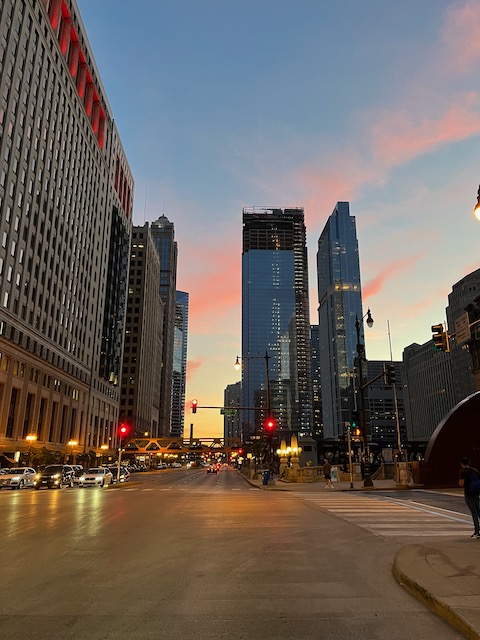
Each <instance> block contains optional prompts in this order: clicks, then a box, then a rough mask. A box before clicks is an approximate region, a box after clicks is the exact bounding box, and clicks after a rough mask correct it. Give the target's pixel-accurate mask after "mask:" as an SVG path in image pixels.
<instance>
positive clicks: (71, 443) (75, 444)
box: [67, 440, 78, 464]
mask: <svg viewBox="0 0 480 640" xmlns="http://www.w3.org/2000/svg"><path fill="white" fill-rule="evenodd" d="M67 444H68V446H69V447H71V448H70V456H71V458H72V464H75V458H74V457H73V447H76V446H77V444H78V442H77V441H76V440H69V441H68V443H67Z"/></svg>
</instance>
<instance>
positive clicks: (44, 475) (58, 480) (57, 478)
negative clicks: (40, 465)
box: [33, 464, 75, 489]
mask: <svg viewBox="0 0 480 640" xmlns="http://www.w3.org/2000/svg"><path fill="white" fill-rule="evenodd" d="M74 477H75V471H74V469H73V467H72V465H70V464H49V465H47V466H46V467H45V469H43V470H42V471H40V472H39V473H37V475H36V476H35V479H34V481H33V486H34V487H35V489H40V487H47V489H61V488H62V487H73V482H74Z"/></svg>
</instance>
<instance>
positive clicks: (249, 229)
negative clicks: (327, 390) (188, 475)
mask: <svg viewBox="0 0 480 640" xmlns="http://www.w3.org/2000/svg"><path fill="white" fill-rule="evenodd" d="M309 334H310V323H309V305H308V266H307V249H306V231H305V224H304V212H303V209H300V208H294V209H276V208H272V209H266V208H251V209H244V210H243V252H242V406H244V407H249V408H250V407H256V408H258V409H260V410H258V411H254V410H251V409H248V410H244V411H243V412H242V430H243V436H244V437H246V436H248V435H249V434H251V433H253V432H255V431H259V430H261V428H262V426H263V424H264V420H265V419H266V417H267V413H268V410H269V408H270V409H271V413H272V414H273V416H274V417H275V419H276V420H277V423H278V427H279V429H280V430H289V431H296V432H299V433H300V434H310V433H311V429H312V386H311V368H310V366H311V365H310V338H309ZM269 405H270V407H269Z"/></svg>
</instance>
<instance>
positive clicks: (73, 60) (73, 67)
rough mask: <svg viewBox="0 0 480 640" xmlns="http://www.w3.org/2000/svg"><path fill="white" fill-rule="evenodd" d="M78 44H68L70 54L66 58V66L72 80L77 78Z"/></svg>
mask: <svg viewBox="0 0 480 640" xmlns="http://www.w3.org/2000/svg"><path fill="white" fill-rule="evenodd" d="M79 51H80V49H79V47H78V42H73V39H72V42H71V44H70V54H69V56H68V66H69V68H70V73H71V74H72V78H76V77H77V71H78V54H79Z"/></svg>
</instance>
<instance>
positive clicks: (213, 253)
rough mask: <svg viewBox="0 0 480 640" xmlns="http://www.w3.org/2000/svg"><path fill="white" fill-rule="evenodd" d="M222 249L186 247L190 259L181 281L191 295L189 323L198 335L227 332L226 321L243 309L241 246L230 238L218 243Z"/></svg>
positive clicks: (205, 246)
mask: <svg viewBox="0 0 480 640" xmlns="http://www.w3.org/2000/svg"><path fill="white" fill-rule="evenodd" d="M218 242H219V244H220V245H221V247H217V246H211V244H210V246H208V245H206V244H205V243H204V242H202V241H199V243H198V244H199V245H200V247H198V245H195V246H192V245H190V246H188V247H183V249H182V250H183V251H184V252H185V253H186V254H188V255H189V260H188V265H186V264H184V268H185V267H187V268H188V271H187V272H182V275H181V277H180V278H179V281H180V282H181V286H182V287H184V288H185V290H186V291H188V292H189V323H190V326H192V327H195V332H196V333H203V334H216V333H218V332H219V331H222V332H225V330H226V329H228V327H226V325H225V318H226V317H227V316H228V314H229V313H230V312H231V310H232V308H238V309H239V308H240V307H239V304H240V303H239V301H240V300H241V255H240V253H239V247H238V246H237V245H238V242H234V241H232V242H230V241H229V239H228V238H225V237H223V238H221V240H219V241H218Z"/></svg>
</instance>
